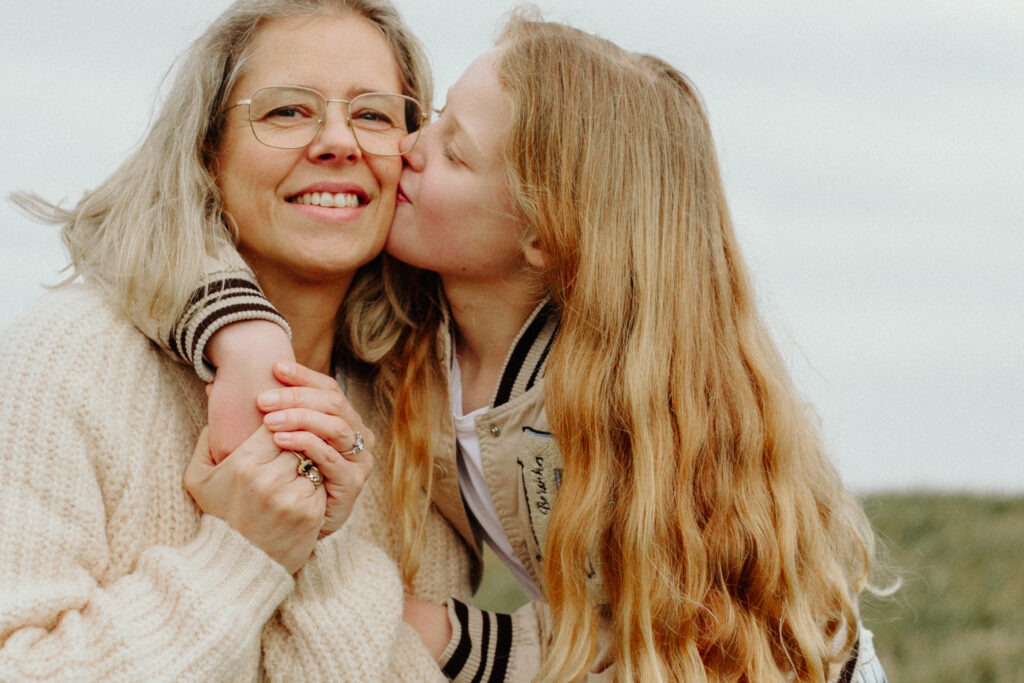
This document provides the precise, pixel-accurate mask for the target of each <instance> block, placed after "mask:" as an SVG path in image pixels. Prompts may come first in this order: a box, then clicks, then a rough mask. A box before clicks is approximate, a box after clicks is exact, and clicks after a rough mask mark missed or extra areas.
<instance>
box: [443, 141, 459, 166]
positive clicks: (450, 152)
mask: <svg viewBox="0 0 1024 683" xmlns="http://www.w3.org/2000/svg"><path fill="white" fill-rule="evenodd" d="M441 156H443V157H444V158H445V159H447V160H448V161H449V162H451V163H453V164H458V163H460V159H459V157H458V156H456V154H455V149H454V148H453V147H452V143H451V142H450V141H446V142H443V143H441Z"/></svg>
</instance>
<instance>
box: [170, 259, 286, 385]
mask: <svg viewBox="0 0 1024 683" xmlns="http://www.w3.org/2000/svg"><path fill="white" fill-rule="evenodd" d="M243 320H268V321H270V322H272V323H276V324H278V325H280V326H281V327H282V328H283V329H284V331H285V333H286V334H288V336H289V337H291V328H290V327H289V326H288V322H287V321H286V320H285V319H284V317H283V316H282V315H281V314H280V313H278V312H277V309H275V308H274V307H273V305H271V303H270V302H269V301H268V300H267V298H266V297H265V296H264V295H263V291H262V290H261V289H260V287H259V285H258V284H256V280H255V279H254V278H253V277H252V275H251V274H249V273H248V272H245V271H231V272H225V273H218V274H217V275H216V276H213V277H211V278H210V279H209V280H208V281H207V282H206V283H205V284H204V285H202V286H201V287H199V288H198V289H196V291H195V292H194V293H193V294H192V296H191V297H190V298H189V301H188V304H187V305H186V306H185V310H184V312H183V313H182V315H181V317H180V318H179V319H178V321H177V323H175V325H174V327H173V328H172V329H171V334H170V338H169V339H168V347H169V348H170V350H171V352H172V354H173V355H174V356H176V357H178V358H180V359H181V360H183V361H185V362H186V363H188V364H189V365H191V366H192V367H193V369H195V371H196V374H197V375H199V377H200V378H202V379H203V380H205V381H207V382H212V381H213V377H214V373H215V372H216V368H214V367H213V365H211V364H210V363H209V361H207V360H206V356H205V352H206V345H207V343H208V342H209V341H210V339H211V338H212V337H213V335H214V334H216V333H217V331H218V330H220V329H221V328H222V327H224V326H225V325H230V324H231V323H236V322H241V321H243Z"/></svg>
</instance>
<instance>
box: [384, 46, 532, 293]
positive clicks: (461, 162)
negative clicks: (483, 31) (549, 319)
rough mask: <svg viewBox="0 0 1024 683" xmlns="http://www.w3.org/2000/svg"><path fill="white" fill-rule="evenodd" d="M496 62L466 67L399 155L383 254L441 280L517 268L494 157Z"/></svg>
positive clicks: (501, 170)
mask: <svg viewBox="0 0 1024 683" xmlns="http://www.w3.org/2000/svg"><path fill="white" fill-rule="evenodd" d="M499 57H500V52H499V51H498V50H491V51H490V52H487V53H484V55H482V56H481V57H480V58H479V59H477V60H476V61H475V62H473V64H472V65H471V66H470V67H469V68H468V69H467V70H466V72H465V73H464V74H462V77H461V78H459V80H458V81H457V82H456V83H455V85H454V86H453V87H452V89H451V90H450V91H449V92H448V100H447V102H446V103H445V108H444V111H443V112H442V113H441V115H440V117H439V118H438V119H437V121H436V122H434V123H432V124H431V125H429V126H427V127H426V128H425V129H424V130H423V132H422V133H421V134H420V139H419V142H417V143H416V146H415V147H414V148H413V149H412V151H411V152H409V153H408V154H406V155H405V159H406V166H405V168H404V169H403V171H402V181H401V185H400V189H399V194H398V207H397V209H396V210H395V219H394V222H393V223H392V226H391V233H390V235H389V236H388V242H387V246H386V249H387V252H388V253H389V254H391V255H392V256H394V257H395V258H397V259H399V260H400V261H404V262H406V263H409V264H411V265H414V266H417V267H419V268H425V269H428V270H433V271H435V272H438V273H440V274H441V275H442V276H443V277H446V278H471V279H474V280H481V279H491V278H496V277H498V278H504V277H508V275H509V274H510V273H512V272H514V270H516V269H518V270H522V269H523V267H524V265H525V262H524V260H523V248H522V245H521V244H520V238H521V237H522V221H521V220H520V219H518V218H517V217H515V216H514V215H513V212H512V201H511V198H510V194H509V187H508V180H507V177H506V175H505V167H504V160H503V158H502V154H501V139H502V135H503V134H504V132H505V130H506V129H507V128H508V126H509V124H510V122H511V120H512V103H511V101H510V99H509V97H508V95H506V94H505V92H504V91H503V90H502V89H501V85H500V84H499V82H498V77H497V72H496V69H495V65H496V63H497V59H498V58H499Z"/></svg>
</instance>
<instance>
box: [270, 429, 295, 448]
mask: <svg viewBox="0 0 1024 683" xmlns="http://www.w3.org/2000/svg"><path fill="white" fill-rule="evenodd" d="M274 440H275V441H277V442H278V443H279V444H281V445H282V446H290V445H291V444H293V443H295V437H294V436H292V433H291V432H278V433H277V434H275V435H274Z"/></svg>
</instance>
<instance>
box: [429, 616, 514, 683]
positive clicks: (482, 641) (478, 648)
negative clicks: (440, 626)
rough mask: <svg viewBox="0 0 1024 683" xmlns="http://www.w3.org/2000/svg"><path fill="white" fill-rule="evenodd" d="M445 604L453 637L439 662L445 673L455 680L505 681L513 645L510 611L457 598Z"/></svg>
mask: <svg viewBox="0 0 1024 683" xmlns="http://www.w3.org/2000/svg"><path fill="white" fill-rule="evenodd" d="M446 605H447V607H448V620H449V621H450V622H451V626H452V638H451V640H450V641H448V646H447V647H446V648H445V650H444V653H443V654H442V655H441V659H440V661H439V662H438V663H439V664H440V665H441V670H442V671H443V672H444V675H445V676H447V677H448V678H450V679H451V680H453V681H488V682H490V681H494V682H495V683H498V682H500V681H504V680H505V674H506V672H507V670H508V665H509V662H510V661H511V659H512V650H513V647H514V643H513V639H512V617H511V615H508V614H497V613H495V612H485V611H483V610H479V609H476V608H475V607H470V606H469V605H466V604H465V603H462V602H459V601H458V600H455V599H451V600H449V601H448V602H447V603H446Z"/></svg>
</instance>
